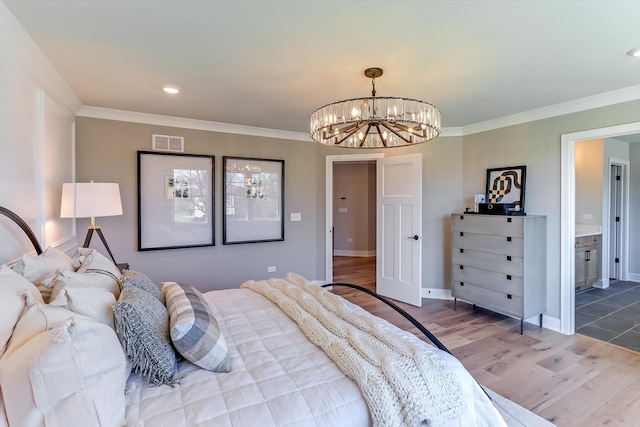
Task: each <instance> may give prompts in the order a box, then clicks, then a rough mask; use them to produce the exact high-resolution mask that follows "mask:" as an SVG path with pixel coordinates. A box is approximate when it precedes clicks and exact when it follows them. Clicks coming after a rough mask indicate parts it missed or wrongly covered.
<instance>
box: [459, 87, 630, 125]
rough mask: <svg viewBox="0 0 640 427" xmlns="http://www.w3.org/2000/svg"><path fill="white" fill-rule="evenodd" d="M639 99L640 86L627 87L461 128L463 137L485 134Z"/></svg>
mask: <svg viewBox="0 0 640 427" xmlns="http://www.w3.org/2000/svg"><path fill="white" fill-rule="evenodd" d="M637 99H640V85H635V86H629V87H626V88H623V89H618V90H613V91H611V92H604V93H600V94H597V95H593V96H587V97H584V98H580V99H576V100H573V101H568V102H563V103H560V104H555V105H549V106H546V107H542V108H537V109H535V110H529V111H524V112H522V113H517V114H511V115H509V116H504V117H499V118H497V119H493V120H487V121H485V122H479V123H475V124H470V125H467V126H463V127H462V131H463V132H462V133H463V135H471V134H474V133H480V132H486V131H489V130H494V129H500V128H504V127H507V126H513V125H519V124H522V123H529V122H533V121H535V120H542V119H548V118H550V117H557V116H562V115H565V114H571V113H577V112H579V111H585V110H591V109H593V108H598V107H606V106H607V105H614V104H621V103H623V102H628V101H634V100H637Z"/></svg>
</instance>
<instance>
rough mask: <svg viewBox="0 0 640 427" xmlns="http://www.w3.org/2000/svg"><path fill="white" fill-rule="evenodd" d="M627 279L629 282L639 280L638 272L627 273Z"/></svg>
mask: <svg viewBox="0 0 640 427" xmlns="http://www.w3.org/2000/svg"><path fill="white" fill-rule="evenodd" d="M627 280H629V281H631V282H640V274H638V273H629V274H628V275H627Z"/></svg>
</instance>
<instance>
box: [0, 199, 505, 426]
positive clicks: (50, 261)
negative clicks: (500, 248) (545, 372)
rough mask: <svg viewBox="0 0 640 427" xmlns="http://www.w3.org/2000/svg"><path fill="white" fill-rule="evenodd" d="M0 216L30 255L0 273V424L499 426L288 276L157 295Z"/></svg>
mask: <svg viewBox="0 0 640 427" xmlns="http://www.w3.org/2000/svg"><path fill="white" fill-rule="evenodd" d="M0 213H2V214H4V215H5V216H7V217H9V218H10V219H12V220H13V221H14V222H16V223H17V224H18V225H19V226H20V228H21V229H22V230H23V231H24V232H25V234H27V236H28V238H29V239H30V240H31V242H32V243H33V244H34V248H35V251H36V255H34V256H32V255H28V254H27V255H24V256H23V257H22V258H21V260H20V262H19V263H18V264H17V265H14V266H13V267H12V268H9V266H7V265H4V266H2V269H0V279H1V280H0V281H1V282H2V284H1V285H0V291H1V292H3V294H2V300H1V302H0V304H1V311H0V318H1V320H2V325H1V326H2V328H1V329H2V336H0V345H1V346H2V348H1V349H0V350H1V351H0V354H2V357H1V358H0V391H1V392H2V396H3V397H2V400H1V401H0V408H1V409H2V414H1V416H0V426H2V425H11V426H13V425H21V426H22V425H47V426H49V425H52V426H55V425H59V426H74V425H78V426H91V425H99V426H112V425H113V426H122V425H126V426H134V427H145V426H146V427H151V426H172V427H173V426H189V427H191V426H252V425H261V426H369V425H380V426H387V425H388V426H402V425H418V424H426V425H442V426H465V427H468V426H492V427H494V426H503V425H505V423H504V421H503V419H502V418H501V416H500V414H499V413H498V411H497V410H496V409H495V407H494V406H493V404H492V402H491V400H490V398H489V397H488V395H487V394H486V393H485V391H484V390H483V389H482V388H481V387H480V386H479V385H478V383H477V382H476V381H475V380H474V379H473V378H472V377H471V375H470V374H469V373H468V372H467V371H466V369H465V368H464V367H463V366H462V365H461V364H460V362H459V361H457V360H456V359H455V357H453V356H452V355H451V354H449V353H448V352H447V350H446V348H444V347H443V346H441V344H439V343H438V345H439V346H441V347H442V349H440V348H436V347H434V346H432V345H430V344H427V343H426V342H424V341H422V340H419V339H418V338H416V337H415V336H414V335H413V334H410V333H408V332H404V331H402V330H400V329H398V328H397V327H395V326H394V325H392V324H390V323H388V322H386V321H384V320H383V319H380V318H377V317H375V316H372V315H370V314H369V313H367V312H365V311H364V310H362V309H361V308H360V307H358V306H356V305H353V304H351V303H349V302H348V301H346V300H344V299H343V298H341V297H339V296H337V295H334V294H333V293H331V292H329V291H327V290H325V289H322V288H321V287H319V286H315V285H313V284H311V283H309V282H308V281H306V279H305V278H304V277H301V276H299V275H297V274H294V273H289V274H287V275H286V276H285V277H283V278H274V279H269V280H259V281H248V282H246V283H244V284H242V285H241V286H240V287H239V288H237V289H226V290H220V291H211V292H206V293H200V292H199V291H198V290H197V289H195V288H192V287H190V286H188V285H184V284H179V283H175V282H165V283H163V284H162V287H161V288H160V287H158V286H155V284H153V283H152V282H150V280H149V279H148V278H147V277H146V276H145V275H144V274H143V273H141V272H135V271H125V272H124V273H122V272H119V270H117V268H115V266H113V264H112V263H111V261H109V260H108V259H107V258H105V257H102V256H101V255H100V254H99V253H97V252H96V251H94V250H91V249H83V248H80V249H79V255H76V257H69V258H70V259H71V261H69V260H68V259H66V258H64V256H66V255H64V256H63V255H61V254H59V253H57V252H56V251H55V249H53V248H46V249H45V250H43V249H42V248H41V247H40V245H39V243H38V242H37V239H35V237H33V233H32V232H31V230H30V229H29V227H28V226H27V225H26V224H25V223H24V221H22V220H21V219H20V218H19V217H18V216H17V215H15V214H13V213H12V212H11V211H9V210H7V209H5V208H2V209H0ZM69 262H71V263H72V264H71V265H70V266H69ZM65 263H66V264H65ZM108 263H111V265H108ZM60 265H62V266H63V267H60ZM53 266H56V267H55V268H54V271H45V270H47V268H48V269H49V270H50V269H51V268H53ZM114 268H115V269H114ZM36 273H37V274H36ZM119 273H120V274H119ZM51 275H53V277H54V278H53V279H52V278H51ZM36 276H37V277H36ZM89 278H91V281H89ZM107 278H108V279H112V280H115V281H116V283H117V284H118V285H117V287H113V283H112V281H111V282H109V284H107V282H108V280H107ZM97 282H99V283H100V284H99V285H95V283H97ZM5 285H7V286H5ZM160 289H162V290H160ZM139 300H142V301H143V302H142V303H139V302H138V301H139ZM136 304H137V305H136ZM165 313H166V314H165ZM416 323H417V322H416ZM159 325H160V326H159ZM436 342H437V340H436ZM9 423H10V424H9Z"/></svg>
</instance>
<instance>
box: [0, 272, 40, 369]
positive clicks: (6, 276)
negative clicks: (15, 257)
mask: <svg viewBox="0 0 640 427" xmlns="http://www.w3.org/2000/svg"><path fill="white" fill-rule="evenodd" d="M25 290H26V291H29V292H30V293H31V295H32V297H33V300H35V301H39V302H43V301H42V296H41V295H40V292H39V291H38V289H37V288H36V287H35V286H34V285H33V283H31V282H29V281H28V280H27V279H25V278H24V277H22V276H21V275H19V274H18V273H16V272H15V271H13V270H12V269H11V268H9V266H7V265H3V266H2V267H0V302H1V303H2V310H0V357H2V355H3V354H4V351H5V350H6V348H7V342H9V338H11V334H12V333H13V328H14V327H15V325H16V322H18V319H19V318H20V314H21V313H22V310H23V309H24V306H25V297H24V296H21V295H20V294H21V293H22V292H23V291H25Z"/></svg>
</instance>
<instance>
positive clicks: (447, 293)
mask: <svg viewBox="0 0 640 427" xmlns="http://www.w3.org/2000/svg"><path fill="white" fill-rule="evenodd" d="M422 298H428V299H446V300H453V297H452V296H451V289H437V288H422Z"/></svg>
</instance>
